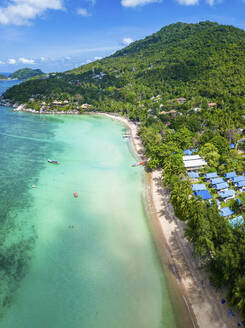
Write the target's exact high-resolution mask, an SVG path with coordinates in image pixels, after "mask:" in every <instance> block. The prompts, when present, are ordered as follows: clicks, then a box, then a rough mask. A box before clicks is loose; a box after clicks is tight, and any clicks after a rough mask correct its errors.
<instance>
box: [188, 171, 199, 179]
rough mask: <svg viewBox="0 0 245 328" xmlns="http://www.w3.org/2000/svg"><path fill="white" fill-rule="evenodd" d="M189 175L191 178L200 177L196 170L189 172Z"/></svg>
mask: <svg viewBox="0 0 245 328" xmlns="http://www.w3.org/2000/svg"><path fill="white" fill-rule="evenodd" d="M188 176H189V178H190V179H198V178H199V174H198V173H196V172H188Z"/></svg>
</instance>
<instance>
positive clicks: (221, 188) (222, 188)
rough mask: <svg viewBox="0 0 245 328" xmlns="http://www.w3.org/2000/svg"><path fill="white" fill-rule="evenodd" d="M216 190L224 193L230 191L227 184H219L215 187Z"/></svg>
mask: <svg viewBox="0 0 245 328" xmlns="http://www.w3.org/2000/svg"><path fill="white" fill-rule="evenodd" d="M214 188H215V189H216V191H217V192H222V191H225V190H228V189H229V185H228V183H227V182H224V183H218V184H216V185H214Z"/></svg>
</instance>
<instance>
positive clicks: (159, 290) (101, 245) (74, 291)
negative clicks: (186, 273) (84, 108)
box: [0, 108, 181, 328]
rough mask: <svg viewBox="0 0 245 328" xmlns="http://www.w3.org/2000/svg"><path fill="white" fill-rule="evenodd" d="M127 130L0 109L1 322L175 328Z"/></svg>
mask: <svg viewBox="0 0 245 328" xmlns="http://www.w3.org/2000/svg"><path fill="white" fill-rule="evenodd" d="M124 132H125V128H124V127H123V126H122V125H121V124H120V123H118V122H114V121H112V120H109V119H106V118H102V117H95V116H79V117H71V116H69V117H68V116H66V117H57V116H52V117H51V116H39V115H30V114H26V113H13V112H11V111H10V110H9V109H6V108H4V109H3V108H1V109H0V154H1V156H0V192H1V199H0V208H1V212H0V220H1V227H0V246H1V254H0V264H1V266H0V278H1V285H0V302H1V303H0V306H1V320H0V327H4V328H22V327H24V328H33V327H35V328H39V327H40V328H41V327H45V326H46V327H52V328H85V327H86V328H87V327H89V328H95V327H96V328H98V327H100V328H115V327H117V328H125V327H127V328H144V327H145V328H149V327H150V328H162V327H166V328H174V327H177V326H178V327H181V326H179V325H178V324H177V323H176V316H175V312H174V306H173V302H172V301H171V298H170V296H169V293H168V289H167V286H166V279H165V276H164V274H163V272H162V269H161V266H160V264H159V261H158V257H157V254H156V251H155V247H154V245H153V242H152V238H151V235H150V232H149V228H148V225H147V218H146V215H145V212H144V206H143V195H144V186H145V181H144V172H143V170H142V168H132V167H131V164H132V163H134V162H135V161H136V159H135V158H134V157H133V155H132V154H131V152H130V151H129V145H128V143H127V141H126V140H125V139H123V138H122V134H123V133H124ZM48 158H51V159H56V160H58V161H60V163H61V164H60V165H52V164H49V163H47V159H48ZM32 185H36V186H37V188H32ZM75 191H76V192H77V193H78V195H79V197H78V198H77V199H76V198H74V197H73V192H75Z"/></svg>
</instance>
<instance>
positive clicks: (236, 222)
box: [229, 215, 244, 228]
mask: <svg viewBox="0 0 245 328" xmlns="http://www.w3.org/2000/svg"><path fill="white" fill-rule="evenodd" d="M229 223H230V224H231V225H232V227H233V228H235V227H237V226H241V225H242V224H243V223H244V218H243V216H242V215H239V216H237V217H235V218H234V219H230V220H229Z"/></svg>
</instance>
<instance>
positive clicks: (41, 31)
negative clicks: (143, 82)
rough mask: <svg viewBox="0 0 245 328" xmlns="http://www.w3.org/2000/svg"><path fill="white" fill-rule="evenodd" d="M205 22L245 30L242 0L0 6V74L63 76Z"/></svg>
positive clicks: (21, 0) (29, 1)
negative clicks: (168, 28) (162, 33)
mask: <svg viewBox="0 0 245 328" xmlns="http://www.w3.org/2000/svg"><path fill="white" fill-rule="evenodd" d="M207 19H208V20H211V21H216V22H219V23H222V24H230V25H235V26H237V27H240V28H242V29H245V0H0V72H12V71H15V70H16V69H19V68H22V67H32V68H41V69H43V70H44V71H45V72H51V71H64V70H68V69H71V68H73V67H76V66H80V65H82V64H85V63H88V62H90V61H93V60H95V59H98V58H101V57H104V56H108V55H109V54H111V53H113V52H115V51H116V50H118V49H120V48H122V47H124V46H125V45H127V44H129V43H130V42H132V41H135V40H138V39H141V38H144V37H145V36H147V35H149V34H152V33H154V32H156V31H158V30H159V29H160V28H162V27H163V26H165V25H168V24H170V23H175V22H178V21H182V22H192V23H195V22H199V21H203V20H207Z"/></svg>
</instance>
